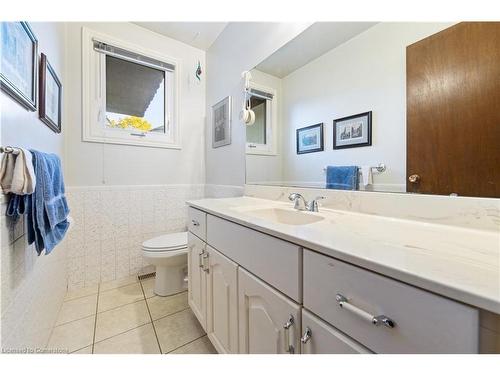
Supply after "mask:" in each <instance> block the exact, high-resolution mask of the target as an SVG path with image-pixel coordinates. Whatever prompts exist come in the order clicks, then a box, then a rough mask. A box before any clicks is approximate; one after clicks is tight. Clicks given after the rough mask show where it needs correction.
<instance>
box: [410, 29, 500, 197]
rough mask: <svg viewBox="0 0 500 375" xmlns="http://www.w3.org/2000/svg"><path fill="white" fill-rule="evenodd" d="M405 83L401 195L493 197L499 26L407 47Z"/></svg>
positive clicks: (497, 191) (497, 178) (499, 190)
mask: <svg viewBox="0 0 500 375" xmlns="http://www.w3.org/2000/svg"><path fill="white" fill-rule="evenodd" d="M406 84H407V191H409V192H417V193H430V194H452V193H456V194H458V195H464V196H478V197H500V22H463V23H460V24H457V25H455V26H452V27H450V28H448V29H445V30H443V31H441V32H439V33H437V34H435V35H432V36H430V37H428V38H426V39H423V40H421V41H419V42H417V43H415V44H412V45H410V46H408V47H407V49H406ZM415 175H417V176H418V177H419V178H411V180H416V181H415V182H413V183H412V182H410V181H409V179H410V177H411V176H415Z"/></svg>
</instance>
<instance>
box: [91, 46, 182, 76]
mask: <svg viewBox="0 0 500 375" xmlns="http://www.w3.org/2000/svg"><path fill="white" fill-rule="evenodd" d="M93 43H94V50H95V51H97V52H100V53H104V54H106V55H110V56H113V57H117V58H120V59H123V60H127V61H130V62H134V63H137V64H141V65H145V66H149V67H151V68H155V69H160V70H167V71H172V72H173V71H174V70H175V65H174V64H170V63H166V62H164V61H160V60H156V59H153V58H151V57H148V56H144V55H141V54H138V53H135V52H131V51H127V50H126V49H123V48H120V47H115V46H112V45H110V44H107V43H104V42H101V41H98V40H95V39H94V40H93Z"/></svg>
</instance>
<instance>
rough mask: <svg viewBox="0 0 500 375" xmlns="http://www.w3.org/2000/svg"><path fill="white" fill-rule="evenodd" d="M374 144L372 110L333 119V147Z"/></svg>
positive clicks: (336, 148) (341, 147) (335, 148)
mask: <svg viewBox="0 0 500 375" xmlns="http://www.w3.org/2000/svg"><path fill="white" fill-rule="evenodd" d="M371 145H372V111H369V112H363V113H358V114H356V115H352V116H347V117H342V118H339V119H336V120H333V149H334V150H338V149H343V148H352V147H365V146H371Z"/></svg>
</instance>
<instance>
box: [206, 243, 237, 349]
mask: <svg viewBox="0 0 500 375" xmlns="http://www.w3.org/2000/svg"><path fill="white" fill-rule="evenodd" d="M206 252H207V254H208V264H209V269H208V274H207V334H208V337H209V338H210V341H212V343H213V345H214V346H215V348H216V349H217V351H218V352H219V353H221V354H225V353H234V354H236V353H238V283H237V280H238V274H237V272H238V265H237V264H236V263H234V262H232V261H231V260H229V259H228V258H226V257H225V256H224V255H222V254H221V253H219V252H217V251H216V250H215V249H213V248H211V247H210V246H207V249H206Z"/></svg>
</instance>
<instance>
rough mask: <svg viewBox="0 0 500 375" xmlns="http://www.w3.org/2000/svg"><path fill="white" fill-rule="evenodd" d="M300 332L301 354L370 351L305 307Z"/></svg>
mask: <svg viewBox="0 0 500 375" xmlns="http://www.w3.org/2000/svg"><path fill="white" fill-rule="evenodd" d="M302 332H303V339H302V342H301V348H302V354H356V353H371V352H370V351H369V350H368V349H366V348H365V347H364V346H362V345H360V344H359V343H357V342H356V341H354V340H353V339H351V338H350V337H348V336H346V335H344V334H343V333H342V332H340V331H339V330H338V329H335V328H334V327H332V326H331V325H329V324H328V323H326V322H324V321H323V320H321V319H319V318H318V317H316V316H315V315H313V314H312V313H310V312H309V311H307V310H305V309H303V310H302Z"/></svg>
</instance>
